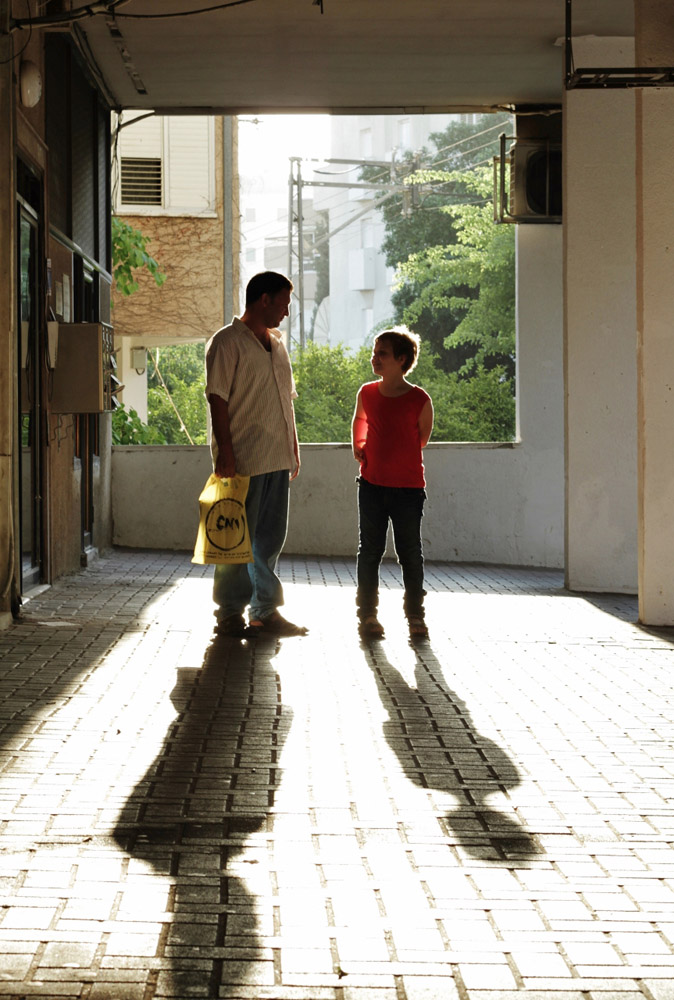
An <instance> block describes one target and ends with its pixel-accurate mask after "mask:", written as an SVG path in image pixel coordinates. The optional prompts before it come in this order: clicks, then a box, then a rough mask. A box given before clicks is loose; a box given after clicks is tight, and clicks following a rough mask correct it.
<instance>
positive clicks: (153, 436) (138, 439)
mask: <svg viewBox="0 0 674 1000" xmlns="http://www.w3.org/2000/svg"><path fill="white" fill-rule="evenodd" d="M112 443H113V444H166V439H165V438H164V437H163V435H162V434H161V432H160V431H158V430H156V428H154V427H149V426H148V425H147V424H144V423H143V421H142V420H141V419H140V417H139V416H138V412H137V411H136V410H134V409H133V407H132V408H131V409H130V410H127V409H126V408H125V407H124V406H123V405H122V404H121V403H120V405H119V406H118V407H117V408H116V409H115V410H113V412H112Z"/></svg>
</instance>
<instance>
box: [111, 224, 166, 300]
mask: <svg viewBox="0 0 674 1000" xmlns="http://www.w3.org/2000/svg"><path fill="white" fill-rule="evenodd" d="M149 242H150V237H149V236H143V234H142V233H141V232H140V230H138V229H134V227H133V226H131V225H129V223H128V222H125V221H124V220H123V219H120V218H119V217H118V216H116V215H113V216H112V273H113V276H114V279H115V289H116V290H117V291H118V292H120V294H121V295H133V293H134V292H137V291H138V282H137V281H136V278H135V274H134V272H135V271H137V270H138V269H140V268H144V269H145V270H146V271H148V273H149V274H150V275H151V276H152V277H153V278H154V281H155V284H156V285H157V286H158V287H161V286H162V285H163V284H164V282H165V281H166V275H165V274H162V272H161V271H160V270H159V264H158V263H157V261H156V260H155V259H154V257H152V256H151V255H150V254H149V253H148V252H147V244H148V243H149Z"/></svg>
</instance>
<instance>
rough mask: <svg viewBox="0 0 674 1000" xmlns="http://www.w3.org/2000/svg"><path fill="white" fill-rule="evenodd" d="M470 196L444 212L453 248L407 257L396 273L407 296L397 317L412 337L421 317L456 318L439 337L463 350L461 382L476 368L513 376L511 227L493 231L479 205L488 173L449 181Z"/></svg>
mask: <svg viewBox="0 0 674 1000" xmlns="http://www.w3.org/2000/svg"><path fill="white" fill-rule="evenodd" d="M450 176H451V177H452V179H453V180H454V181H456V182H460V183H461V184H463V185H464V187H465V188H466V190H467V191H469V192H472V193H473V194H474V195H475V196H476V203H475V204H462V205H447V206H445V207H444V208H443V209H442V211H443V213H444V214H446V215H447V216H449V217H450V218H451V219H452V222H453V226H454V229H455V232H456V242H455V243H451V244H448V245H445V246H434V247H428V248H427V249H425V250H422V251H420V252H419V253H415V254H411V255H410V256H409V257H408V259H407V261H406V262H404V263H402V264H401V265H400V267H399V269H398V274H399V280H400V282H401V283H402V284H403V285H404V284H410V285H411V286H412V287H413V289H414V291H415V294H414V297H412V298H411V299H408V301H407V304H406V306H405V308H404V310H403V315H402V319H403V322H405V323H407V324H408V325H410V326H411V327H412V328H414V329H416V330H418V326H419V321H420V320H421V319H422V317H423V315H424V313H426V312H428V311H429V310H431V311H432V310H443V309H449V310H451V311H452V313H453V314H454V315H455V316H456V317H457V320H458V322H457V323H456V325H455V326H454V329H453V330H452V331H451V332H449V333H448V335H447V336H446V337H445V341H444V346H445V347H447V348H464V349H465V350H466V352H467V356H466V358H465V360H464V361H463V363H462V365H461V366H460V368H459V373H460V374H461V375H463V376H470V375H472V374H474V373H475V372H476V371H477V370H478V369H479V368H480V367H482V368H485V369H487V370H488V369H491V368H495V367H500V368H502V369H503V370H504V371H505V373H506V375H507V377H508V378H509V379H510V380H513V379H514V376H515V239H514V232H513V227H512V226H496V225H494V222H493V219H492V213H491V206H490V205H489V204H484V201H485V200H486V198H487V197H488V195H489V191H490V188H491V177H490V172H489V171H488V170H486V169H478V170H475V171H472V172H471V173H462V174H459V175H450Z"/></svg>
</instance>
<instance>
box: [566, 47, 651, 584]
mask: <svg viewBox="0 0 674 1000" xmlns="http://www.w3.org/2000/svg"><path fill="white" fill-rule="evenodd" d="M574 56H575V61H576V65H578V66H620V65H623V66H631V65H634V52H633V44H632V41H631V39H625V38H617V39H613V38H609V39H607V38H604V39H574ZM633 130H634V93H633V92H632V91H627V90H571V91H567V92H566V94H565V103H564V150H563V164H564V297H565V315H564V351H565V356H564V377H565V386H566V400H565V418H566V419H565V423H566V545H565V547H566V585H567V587H569V588H570V589H571V590H579V591H613V592H623V593H634V592H635V591H636V589H637V487H636V482H637V443H636V422H637V417H636V414H637V392H636V359H635V355H636V281H635V264H636V252H635V233H636V220H635V210H634V199H635V179H634V170H635V158H634V141H633V134H634V132H633Z"/></svg>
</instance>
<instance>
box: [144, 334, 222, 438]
mask: <svg viewBox="0 0 674 1000" xmlns="http://www.w3.org/2000/svg"><path fill="white" fill-rule="evenodd" d="M204 347H205V345H204V344H203V343H194V344H174V345H173V346H171V347H162V348H156V349H155V350H154V351H151V352H149V353H148V380H147V381H148V390H147V407H148V424H149V425H150V427H152V428H154V429H155V430H156V431H157V432H158V433H159V434H161V435H162V437H163V438H164V440H165V441H166V443H167V444H189V443H190V439H191V441H192V442H193V443H194V444H207V443H208V442H207V438H206V397H205V395H204V388H205V384H206V379H205V371H204ZM176 411H177V412H176Z"/></svg>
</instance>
